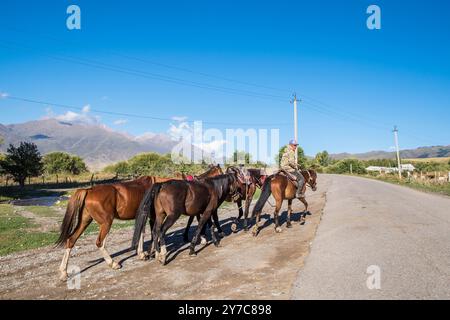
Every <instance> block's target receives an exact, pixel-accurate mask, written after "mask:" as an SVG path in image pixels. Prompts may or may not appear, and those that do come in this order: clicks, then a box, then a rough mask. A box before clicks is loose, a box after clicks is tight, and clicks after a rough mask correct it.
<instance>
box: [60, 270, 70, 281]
mask: <svg viewBox="0 0 450 320" xmlns="http://www.w3.org/2000/svg"><path fill="white" fill-rule="evenodd" d="M67 279H69V277H68V275H67V272H62V273H61V275H60V276H59V280H61V281H63V282H64V281H67Z"/></svg>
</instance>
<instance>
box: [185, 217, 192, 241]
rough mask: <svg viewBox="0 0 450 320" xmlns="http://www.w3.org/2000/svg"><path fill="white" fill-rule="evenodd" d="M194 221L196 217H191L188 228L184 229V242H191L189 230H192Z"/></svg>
mask: <svg viewBox="0 0 450 320" xmlns="http://www.w3.org/2000/svg"><path fill="white" fill-rule="evenodd" d="M192 221H194V216H190V217H189V220H188V223H187V226H186V228H185V229H184V233H183V240H184V242H189V229H190V228H191V224H192Z"/></svg>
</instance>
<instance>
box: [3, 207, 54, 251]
mask: <svg viewBox="0 0 450 320" xmlns="http://www.w3.org/2000/svg"><path fill="white" fill-rule="evenodd" d="M35 227H36V224H34V223H33V222H32V221H31V220H30V219H27V218H24V217H22V216H20V215H18V214H17V213H15V212H14V207H13V206H11V205H7V204H0V256H4V255H7V254H10V253H13V252H18V251H23V250H28V249H34V248H38V247H42V246H46V245H50V244H52V243H54V242H55V241H56V239H57V237H58V234H57V233H56V232H36V231H32V229H33V228H35Z"/></svg>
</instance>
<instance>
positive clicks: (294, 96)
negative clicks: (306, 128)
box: [291, 93, 299, 163]
mask: <svg viewBox="0 0 450 320" xmlns="http://www.w3.org/2000/svg"><path fill="white" fill-rule="evenodd" d="M292 96H293V99H292V100H291V103H293V104H294V139H295V141H297V143H298V113H297V101H299V100H298V99H297V95H296V94H295V93H294V94H293V95H292ZM297 148H298V147H297ZM295 162H296V163H298V151H297V149H295Z"/></svg>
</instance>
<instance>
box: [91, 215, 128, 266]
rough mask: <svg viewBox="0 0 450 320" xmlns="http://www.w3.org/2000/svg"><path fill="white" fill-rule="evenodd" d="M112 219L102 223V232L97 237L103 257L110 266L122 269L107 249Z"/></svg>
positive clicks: (98, 246)
mask: <svg viewBox="0 0 450 320" xmlns="http://www.w3.org/2000/svg"><path fill="white" fill-rule="evenodd" d="M111 225H112V221H106V222H104V223H103V224H101V225H100V233H99V235H98V238H97V242H96V244H97V248H99V249H100V252H101V253H102V255H103V258H104V259H105V261H106V263H107V264H108V266H110V267H111V268H112V269H114V270H117V269H120V268H121V267H122V266H121V265H120V264H118V263H117V262H116V261H114V260H113V259H112V258H111V255H110V254H109V253H108V251H107V250H106V237H107V236H108V233H109V230H110V229H111Z"/></svg>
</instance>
